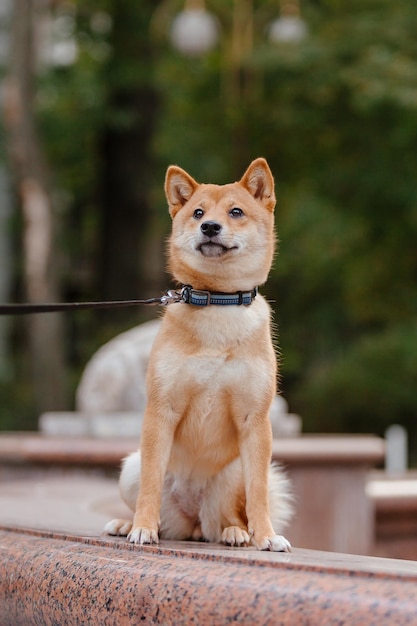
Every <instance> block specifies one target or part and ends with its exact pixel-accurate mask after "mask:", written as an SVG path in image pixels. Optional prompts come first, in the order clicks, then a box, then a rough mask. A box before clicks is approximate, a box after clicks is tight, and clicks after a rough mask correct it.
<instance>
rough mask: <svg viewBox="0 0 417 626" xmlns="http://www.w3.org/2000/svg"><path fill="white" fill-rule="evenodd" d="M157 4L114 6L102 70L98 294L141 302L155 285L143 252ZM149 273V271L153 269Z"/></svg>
mask: <svg viewBox="0 0 417 626" xmlns="http://www.w3.org/2000/svg"><path fill="white" fill-rule="evenodd" d="M156 6H157V3H156V2H154V1H153V0H146V1H145V0H144V1H143V2H141V3H140V7H139V6H138V4H137V3H135V2H132V1H131V0H114V1H113V3H112V7H113V8H112V17H113V32H112V48H113V55H112V58H111V61H110V62H109V65H108V67H107V81H106V83H107V85H108V90H109V91H108V103H107V105H108V108H109V113H108V118H109V122H108V125H107V128H106V129H105V131H104V135H103V142H102V154H103V170H102V176H101V179H102V185H101V205H102V209H103V214H102V237H101V241H102V249H101V263H100V265H101V268H100V277H101V295H102V297H103V298H104V299H119V298H120V299H122V298H137V297H140V298H142V297H147V296H148V295H150V294H151V293H155V289H157V290H158V289H159V288H160V285H159V284H157V285H155V278H160V276H161V271H160V269H161V268H160V267H157V268H155V256H154V255H152V254H150V249H149V246H150V244H155V242H154V241H152V230H153V229H152V223H153V218H152V216H151V214H150V191H151V182H152V174H153V169H154V168H153V163H152V153H151V140H152V137H153V131H154V126H155V120H156V114H157V106H158V97H157V94H156V92H155V89H154V87H153V75H152V72H153V54H154V46H153V45H152V42H151V41H150V36H149V30H150V29H149V26H150V20H151V16H152V13H153V11H154V10H155V8H156ZM155 270H156V271H155Z"/></svg>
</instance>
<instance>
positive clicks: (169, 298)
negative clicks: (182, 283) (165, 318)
mask: <svg viewBox="0 0 417 626" xmlns="http://www.w3.org/2000/svg"><path fill="white" fill-rule="evenodd" d="M183 300H184V287H183V288H182V289H181V291H176V290H175V289H168V291H166V292H165V293H164V295H163V296H161V299H160V304H162V306H167V305H168V304H173V303H174V302H182V301H183Z"/></svg>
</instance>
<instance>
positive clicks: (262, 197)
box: [239, 158, 276, 211]
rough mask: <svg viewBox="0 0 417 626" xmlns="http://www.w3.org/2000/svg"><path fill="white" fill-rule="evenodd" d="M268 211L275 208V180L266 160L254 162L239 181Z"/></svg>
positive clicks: (260, 159)
mask: <svg viewBox="0 0 417 626" xmlns="http://www.w3.org/2000/svg"><path fill="white" fill-rule="evenodd" d="M239 182H240V184H241V185H243V187H245V188H246V189H247V190H248V191H249V193H250V194H251V195H252V196H253V197H254V198H255V200H258V202H260V203H261V204H263V205H264V207H265V208H266V209H268V211H273V210H274V208H275V203H276V200H275V193H274V178H273V176H272V173H271V170H270V169H269V165H268V163H267V162H266V161H265V159H262V158H259V159H255V161H252V163H251V164H250V165H249V167H248V169H247V170H246V172H245V173H244V174H243V176H242V178H241V180H240V181H239Z"/></svg>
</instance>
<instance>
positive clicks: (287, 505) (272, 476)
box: [269, 463, 295, 534]
mask: <svg viewBox="0 0 417 626" xmlns="http://www.w3.org/2000/svg"><path fill="white" fill-rule="evenodd" d="M294 509H295V507H294V494H293V492H292V489H291V481H290V480H289V478H288V476H287V474H286V473H285V471H284V470H283V469H282V467H281V466H280V465H279V464H277V463H273V464H272V465H271V468H270V470H269V511H270V516H271V522H272V526H273V528H274V531H275V532H276V534H281V533H282V531H283V530H284V528H285V527H286V526H287V525H288V523H289V521H290V520H291V518H292V516H293V514H294Z"/></svg>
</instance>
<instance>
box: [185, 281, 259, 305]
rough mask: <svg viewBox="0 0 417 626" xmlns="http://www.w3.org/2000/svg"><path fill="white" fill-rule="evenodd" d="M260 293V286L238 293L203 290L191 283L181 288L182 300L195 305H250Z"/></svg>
mask: <svg viewBox="0 0 417 626" xmlns="http://www.w3.org/2000/svg"><path fill="white" fill-rule="evenodd" d="M257 293H258V287H255V288H254V289H252V291H237V292H236V293H222V292H213V291H203V290H201V289H193V288H192V287H190V286H189V285H186V286H185V287H183V288H182V289H181V296H182V298H181V299H182V301H183V302H185V303H186V304H193V305H194V306H208V305H209V304H215V305H221V306H224V305H235V306H236V305H238V306H239V305H241V304H243V305H244V306H249V305H250V304H252V302H253V300H254V299H255V298H256V295H257Z"/></svg>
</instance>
